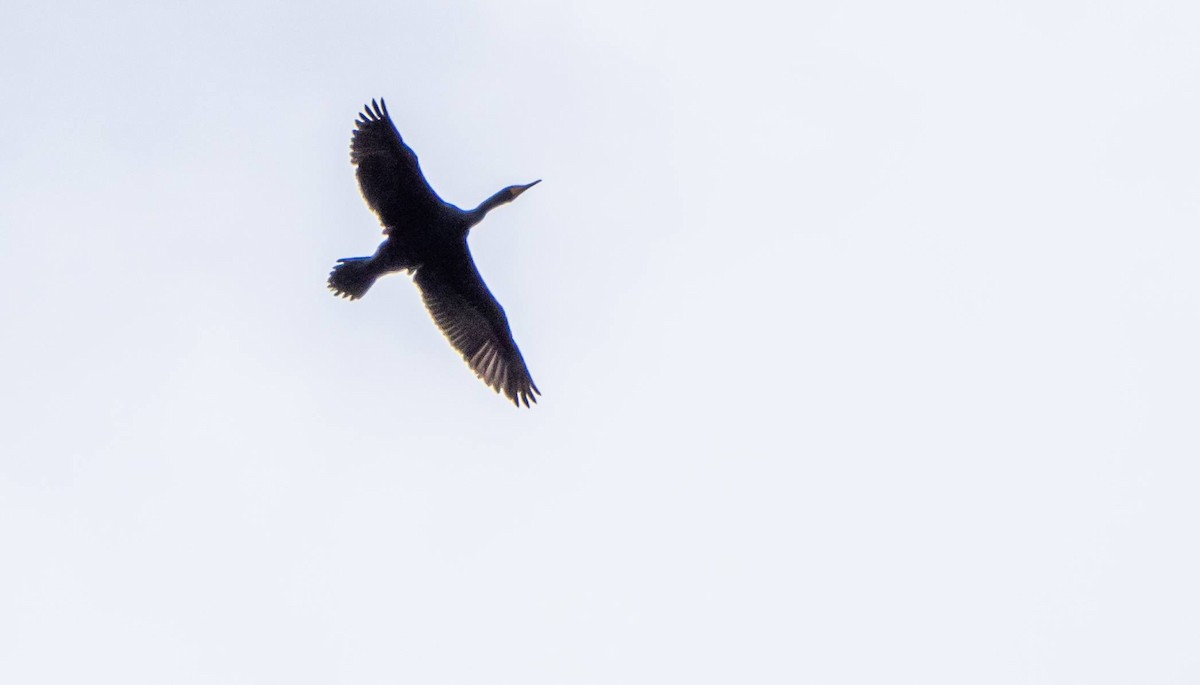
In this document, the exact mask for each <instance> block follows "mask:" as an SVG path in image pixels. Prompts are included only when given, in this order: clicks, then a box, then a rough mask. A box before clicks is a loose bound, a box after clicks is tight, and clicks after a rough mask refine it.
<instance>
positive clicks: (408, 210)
mask: <svg viewBox="0 0 1200 685" xmlns="http://www.w3.org/2000/svg"><path fill="white" fill-rule="evenodd" d="M354 125H355V130H354V134H353V136H352V137H351V140H350V161H351V162H352V163H354V165H355V166H357V167H358V172H357V174H356V176H357V177H358V186H359V188H360V189H361V190H362V195H363V199H364V200H366V201H367V205H368V206H369V207H370V208H371V209H372V210H373V211H374V212H375V214H376V215H378V216H379V220H380V222H381V223H383V225H384V227H385V228H386V229H388V230H385V231H384V232H385V233H389V232H391V231H392V230H394V229H399V230H401V231H403V230H406V229H408V228H410V227H417V228H420V224H423V223H425V222H426V221H427V220H428V218H429V217H431V216H433V214H434V212H436V209H437V207H438V206H440V205H441V204H442V201H441V199H440V198H439V197H438V196H437V193H435V192H434V191H433V188H431V187H430V185H429V182H428V181H426V180H425V176H424V174H422V173H421V166H420V164H418V162H417V155H416V153H414V152H413V151H412V148H410V147H409V146H408V145H407V144H405V142H404V139H403V138H401V137H400V132H399V131H398V130H396V125H395V124H393V123H392V118H391V116H390V115H389V114H388V111H387V104H386V103H383V102H382V101H380V102H379V103H376V102H375V101H374V100H372V101H371V104H370V105H369V106H367V107H366V108H365V110H364V111H363V113H362V114H360V115H358V119H357V120H355V122H354Z"/></svg>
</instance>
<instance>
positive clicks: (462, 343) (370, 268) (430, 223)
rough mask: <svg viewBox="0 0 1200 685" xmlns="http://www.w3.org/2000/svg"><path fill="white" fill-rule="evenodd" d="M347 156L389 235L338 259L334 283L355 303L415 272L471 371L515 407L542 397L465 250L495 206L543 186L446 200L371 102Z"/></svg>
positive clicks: (337, 291) (440, 324)
mask: <svg viewBox="0 0 1200 685" xmlns="http://www.w3.org/2000/svg"><path fill="white" fill-rule="evenodd" d="M355 125H356V127H357V129H356V130H355V131H354V135H353V138H352V140H351V144H350V160H351V162H353V163H354V165H355V166H357V167H358V171H357V177H358V184H359V188H360V189H361V190H362V194H363V199H365V200H366V201H367V205H368V206H370V208H371V209H372V210H373V211H374V212H375V213H376V214H377V215H378V216H379V220H380V223H382V224H383V232H384V235H385V236H386V238H385V239H384V241H383V243H381V244H380V245H379V248H378V249H377V250H376V251H375V254H374V255H372V256H370V257H350V258H347V259H341V260H338V265H337V266H335V267H334V269H333V272H332V273H330V275H329V288H330V289H331V290H332V291H333V292H334V293H335V294H337V295H341V296H344V297H348V298H349V299H352V300H355V299H358V298H360V297H362V296H363V295H365V294H366V292H367V290H368V289H369V288H370V287H371V286H372V285H373V284H374V283H375V280H376V279H377V278H379V277H380V276H382V275H385V274H388V273H394V272H397V271H407V272H409V273H412V274H413V281H414V282H415V283H416V284H417V287H418V288H419V289H420V291H421V296H422V298H423V299H424V301H425V306H426V307H427V308H428V309H429V313H430V314H431V315H432V316H433V320H434V323H436V324H437V326H438V328H440V329H441V330H442V333H444V334H445V335H446V338H447V339H448V340H449V341H450V344H451V345H453V346H454V348H455V349H456V350H458V351H459V352H460V353H461V354H462V356H463V359H464V360H466V362H467V364H468V365H470V367H471V369H472V370H473V371H475V373H476V375H478V376H479V377H480V378H481V379H483V381H484V382H485V383H487V384H488V385H489V386H491V387H492V388H494V389H495V390H496V391H497V392H503V393H504V395H505V396H506V397H508V399H510V400H512V402H513V403H514V404H517V405H518V406H519V405H520V404H521V403H524V404H525V406H529V403H530V402H531V401H533V402H537V397H536V396H537V395H539V394H541V393H540V391H539V390H538V389H537V386H536V385H534V383H533V378H532V377H531V376H530V375H529V369H528V368H526V366H525V360H524V359H523V358H522V357H521V352H520V350H519V349H517V344H516V342H515V341H514V340H513V337H512V331H511V330H510V329H509V326H508V318H507V317H506V316H505V314H504V309H503V308H502V307H501V306H500V303H499V302H497V301H496V298H495V297H493V296H492V294H491V292H490V291H489V290H488V288H487V285H486V284H484V282H483V278H482V277H481V276H480V275H479V270H478V269H477V268H476V267H475V261H474V260H473V259H471V251H470V249H469V248H468V247H467V234H468V232H470V230H471V228H472V227H473V226H475V225H476V224H478V223H479V222H480V221H482V220H483V217H484V216H486V215H487V213H488V212H490V211H491V210H492V209H495V208H496V207H498V206H500V205H502V204H507V203H509V202H512V201H513V200H514V199H516V197H517V196H518V195H520V194H521V193H523V192H524V191H525V190H527V189H528V188H530V187H531V186H533V185H535V184H537V183H538V181H534V182H533V183H529V184H527V185H522V186H509V187H507V188H505V189H504V190H501V191H500V192H498V193H496V194H495V195H493V196H491V197H490V198H488V199H487V200H485V201H484V202H483V203H482V204H480V205H479V206H478V207H476V208H475V209H472V210H462V209H459V208H458V207H455V206H454V205H452V204H450V203H448V202H445V201H444V200H442V199H441V198H440V197H438V195H437V193H435V192H434V191H433V188H431V187H430V186H429V183H428V182H427V181H426V180H425V177H424V175H423V174H422V173H421V169H420V166H419V165H418V163H417V156H416V154H414V153H413V151H412V149H411V148H409V147H408V145H406V144H405V143H404V141H403V139H402V138H401V137H400V133H399V131H397V130H396V127H395V125H394V124H393V123H392V120H391V117H390V116H389V115H388V111H387V106H386V105H382V106H381V105H379V104H376V103H375V101H372V102H371V106H370V107H368V108H366V111H365V112H364V113H363V114H362V115H360V117H359V119H358V121H356V122H355Z"/></svg>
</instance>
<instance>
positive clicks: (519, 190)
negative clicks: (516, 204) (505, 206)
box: [512, 178, 542, 200]
mask: <svg viewBox="0 0 1200 685" xmlns="http://www.w3.org/2000/svg"><path fill="white" fill-rule="evenodd" d="M541 182H542V179H540V178H539V179H538V180H536V181H534V182H533V183H526V184H525V185H523V186H513V187H512V199H514V200H515V199H517V198H518V197H520V195H521V193H523V192H525V191H526V190H529V189H530V188H532V187H534V186H535V185H537V184H539V183H541Z"/></svg>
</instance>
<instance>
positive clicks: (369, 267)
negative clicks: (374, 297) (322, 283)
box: [329, 257, 379, 300]
mask: <svg viewBox="0 0 1200 685" xmlns="http://www.w3.org/2000/svg"><path fill="white" fill-rule="evenodd" d="M376 278H379V271H378V270H377V269H376V268H375V263H374V262H372V261H371V258H370V257H346V258H345V259H339V260H338V263H337V265H336V266H334V267H333V271H330V272H329V289H330V290H332V291H333V294H334V295H338V296H340V297H345V298H349V299H351V300H357V299H358V298H360V297H362V296H363V295H366V294H367V291H368V290H370V289H371V286H372V285H374V284H375V279H376Z"/></svg>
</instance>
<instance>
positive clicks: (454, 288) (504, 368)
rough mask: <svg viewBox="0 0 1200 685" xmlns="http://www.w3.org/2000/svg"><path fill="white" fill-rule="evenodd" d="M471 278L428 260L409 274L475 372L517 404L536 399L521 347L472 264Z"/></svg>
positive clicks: (431, 312)
mask: <svg viewBox="0 0 1200 685" xmlns="http://www.w3.org/2000/svg"><path fill="white" fill-rule="evenodd" d="M469 266H470V269H469V271H470V274H471V278H470V279H469V280H466V281H463V280H461V279H456V278H451V277H449V276H448V275H447V273H446V272H445V271H444V270H441V269H437V268H431V266H430V265H426V266H424V267H421V268H420V269H418V270H417V274H416V276H415V277H414V278H413V280H414V281H415V282H416V284H417V286H418V287H420V289H421V297H422V298H424V300H425V306H426V308H428V309H429V313H430V315H431V316H433V321H434V323H436V324H437V326H438V328H440V329H441V330H442V333H443V334H444V335H445V336H446V339H447V340H449V341H450V344H451V345H453V346H454V349H456V350H458V352H459V353H460V354H462V357H463V359H464V360H465V361H466V362H467V365H468V366H470V367H471V370H472V371H474V372H475V375H477V376H479V378H480V379H481V380H483V382H484V383H487V384H488V386H490V387H491V388H492V389H494V390H495V391H496V392H502V393H504V396H505V397H507V398H508V399H509V400H511V401H512V403H513V404H515V405H517V406H518V407H519V406H521V404H524V405H525V406H526V407H528V406H529V403H530V402H535V403H536V402H537V397H536V396H537V395H540V394H541V391H540V390H538V389H537V386H536V385H534V383H533V378H532V377H531V376H530V375H529V369H528V368H526V366H525V360H524V358H522V357H521V351H520V350H518V349H517V343H516V342H515V341H514V340H513V337H512V331H511V330H510V329H509V327H508V317H506V316H505V315H504V309H503V308H502V307H501V306H500V303H499V302H497V301H496V298H494V297H492V294H491V293H490V292H489V291H488V289H487V286H486V285H485V284H484V282H483V279H482V278H481V277H480V276H479V271H478V270H476V269H475V265H474V264H470V265H469Z"/></svg>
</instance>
